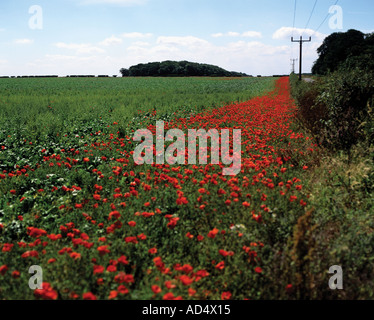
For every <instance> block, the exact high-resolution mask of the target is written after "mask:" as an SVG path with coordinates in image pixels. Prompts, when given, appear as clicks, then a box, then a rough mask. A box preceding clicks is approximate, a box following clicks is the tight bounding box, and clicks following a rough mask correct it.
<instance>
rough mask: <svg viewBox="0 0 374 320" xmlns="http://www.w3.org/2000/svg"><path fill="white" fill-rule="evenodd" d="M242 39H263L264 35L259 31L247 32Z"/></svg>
mask: <svg viewBox="0 0 374 320" xmlns="http://www.w3.org/2000/svg"><path fill="white" fill-rule="evenodd" d="M242 37H248V38H262V34H261V32H258V31H246V32H243V33H242Z"/></svg>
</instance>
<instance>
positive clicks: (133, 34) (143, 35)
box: [121, 32, 152, 39]
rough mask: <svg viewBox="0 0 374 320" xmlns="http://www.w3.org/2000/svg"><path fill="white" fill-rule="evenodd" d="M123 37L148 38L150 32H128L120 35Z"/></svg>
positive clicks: (150, 34) (150, 35)
mask: <svg viewBox="0 0 374 320" xmlns="http://www.w3.org/2000/svg"><path fill="white" fill-rule="evenodd" d="M121 36H122V37H123V38H129V39H136V38H138V39H139V38H150V37H152V33H141V32H128V33H123V34H122V35H121Z"/></svg>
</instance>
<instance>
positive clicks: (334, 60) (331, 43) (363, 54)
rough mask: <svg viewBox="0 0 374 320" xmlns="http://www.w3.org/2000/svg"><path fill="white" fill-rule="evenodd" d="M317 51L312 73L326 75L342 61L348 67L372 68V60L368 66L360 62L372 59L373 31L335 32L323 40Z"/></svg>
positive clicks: (373, 50) (373, 65)
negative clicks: (368, 32) (367, 32)
mask: <svg viewBox="0 0 374 320" xmlns="http://www.w3.org/2000/svg"><path fill="white" fill-rule="evenodd" d="M317 53H318V55H319V57H318V59H317V61H316V62H315V63H314V65H313V68H312V72H313V74H318V75H327V74H328V73H329V72H334V71H337V70H338V69H339V67H341V65H342V64H343V63H344V64H346V65H347V64H348V65H350V67H354V66H359V67H361V68H365V69H367V68H368V67H370V68H371V69H373V67H374V63H373V62H371V63H370V65H369V66H367V65H363V63H362V62H363V61H367V60H373V59H372V58H373V55H374V33H371V34H364V33H362V32H361V31H358V30H353V29H351V30H348V31H347V32H335V33H333V34H331V35H329V36H328V37H327V38H326V39H325V40H324V41H323V43H322V45H321V46H320V47H319V48H318V50H317ZM368 58H369V59H368Z"/></svg>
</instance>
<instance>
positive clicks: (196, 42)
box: [157, 36, 209, 48]
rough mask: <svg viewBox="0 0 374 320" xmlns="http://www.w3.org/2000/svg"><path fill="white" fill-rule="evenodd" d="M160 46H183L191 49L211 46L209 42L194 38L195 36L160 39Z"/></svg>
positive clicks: (158, 40) (158, 39) (158, 41)
mask: <svg viewBox="0 0 374 320" xmlns="http://www.w3.org/2000/svg"><path fill="white" fill-rule="evenodd" d="M157 43H158V44H163V45H169V46H183V47H189V48H196V47H203V46H206V45H208V44H209V42H208V41H206V40H203V39H200V38H197V37H194V36H185V37H173V36H171V37H165V36H164V37H158V38H157Z"/></svg>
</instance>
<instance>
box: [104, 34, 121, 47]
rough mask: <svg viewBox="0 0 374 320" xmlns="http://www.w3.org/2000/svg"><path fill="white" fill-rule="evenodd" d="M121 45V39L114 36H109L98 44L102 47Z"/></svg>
mask: <svg viewBox="0 0 374 320" xmlns="http://www.w3.org/2000/svg"><path fill="white" fill-rule="evenodd" d="M120 43H122V39H121V38H117V37H115V36H111V37H109V38H106V39H105V40H104V41H102V42H100V45H102V46H105V47H107V46H111V45H115V44H120Z"/></svg>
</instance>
